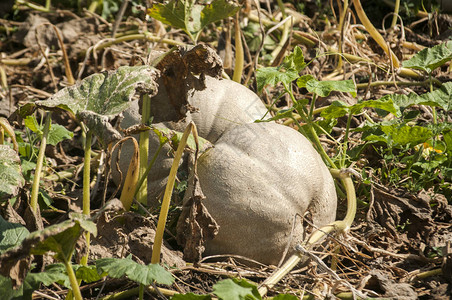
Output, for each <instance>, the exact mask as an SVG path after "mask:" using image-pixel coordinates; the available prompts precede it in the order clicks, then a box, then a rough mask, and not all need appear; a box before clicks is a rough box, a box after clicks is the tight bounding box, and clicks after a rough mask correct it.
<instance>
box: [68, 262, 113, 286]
mask: <svg viewBox="0 0 452 300" xmlns="http://www.w3.org/2000/svg"><path fill="white" fill-rule="evenodd" d="M73 267H74V269H75V276H76V277H77V279H80V280H83V281H84V282H86V283H91V282H96V281H99V280H101V279H102V277H104V276H106V275H107V274H105V273H104V274H99V272H97V267H96V266H94V265H90V266H82V265H73Z"/></svg>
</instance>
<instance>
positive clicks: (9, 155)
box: [0, 145, 25, 200]
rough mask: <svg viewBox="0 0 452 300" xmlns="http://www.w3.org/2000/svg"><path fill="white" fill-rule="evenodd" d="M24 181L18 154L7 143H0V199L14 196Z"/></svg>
mask: <svg viewBox="0 0 452 300" xmlns="http://www.w3.org/2000/svg"><path fill="white" fill-rule="evenodd" d="M24 183H25V180H24V177H23V176H22V170H21V166H20V158H19V155H18V154H17V152H16V151H14V150H13V149H11V147H9V146H8V145H0V200H6V199H8V198H9V197H14V196H16V195H17V193H18V192H19V189H20V188H21V187H22V186H23V185H24Z"/></svg>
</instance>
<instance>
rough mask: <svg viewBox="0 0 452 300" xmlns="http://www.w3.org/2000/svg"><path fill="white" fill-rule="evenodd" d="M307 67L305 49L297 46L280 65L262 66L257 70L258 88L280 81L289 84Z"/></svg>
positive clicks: (274, 84) (260, 89)
mask: <svg viewBox="0 0 452 300" xmlns="http://www.w3.org/2000/svg"><path fill="white" fill-rule="evenodd" d="M305 67H306V63H305V62H304V56H303V51H302V50H301V48H300V47H298V46H296V47H295V48H294V51H293V52H292V53H290V54H289V55H288V56H286V57H285V58H284V61H283V63H282V64H281V65H280V66H279V67H267V68H260V69H258V70H257V71H256V83H257V90H258V91H259V92H260V91H262V89H263V88H264V87H265V86H266V85H270V86H276V85H277V84H278V83H280V82H282V83H283V84H285V85H289V84H290V83H291V82H292V81H294V80H295V79H297V78H298V73H299V72H300V71H301V70H303V69H304V68H305Z"/></svg>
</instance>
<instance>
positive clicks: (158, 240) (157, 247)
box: [151, 122, 198, 264]
mask: <svg viewBox="0 0 452 300" xmlns="http://www.w3.org/2000/svg"><path fill="white" fill-rule="evenodd" d="M191 132H193V137H194V139H195V143H196V148H198V133H197V130H196V126H195V124H194V123H193V122H190V124H188V126H187V128H185V131H184V134H183V135H182V138H181V140H180V142H179V146H178V147H177V151H176V154H175V155H174V160H173V164H172V166H171V170H170V173H169V176H168V183H167V184H166V189H165V194H164V196H163V201H162V207H161V208H160V215H159V220H158V223H157V230H156V232H155V238H154V246H153V247H152V257H151V263H152V264H158V263H160V253H161V250H162V242H163V232H164V230H165V225H166V219H167V217H168V210H169V205H170V200H171V196H172V195H173V188H174V182H175V181H176V173H177V169H178V168H179V161H180V160H181V159H182V154H183V153H184V149H185V145H186V144H187V139H188V136H189V135H190V133H191Z"/></svg>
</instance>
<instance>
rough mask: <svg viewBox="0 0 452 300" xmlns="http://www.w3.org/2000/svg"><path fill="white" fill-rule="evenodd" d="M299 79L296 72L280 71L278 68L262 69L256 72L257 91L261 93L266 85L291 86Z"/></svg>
mask: <svg viewBox="0 0 452 300" xmlns="http://www.w3.org/2000/svg"><path fill="white" fill-rule="evenodd" d="M297 78H298V72H297V71H296V70H280V69H279V68H277V67H267V68H260V69H258V70H257V71H256V82H257V90H258V91H259V92H260V91H262V89H263V88H264V87H265V86H266V85H270V86H276V85H277V84H278V83H280V82H282V83H284V84H285V85H289V84H290V83H291V82H292V81H294V80H295V79H297Z"/></svg>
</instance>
